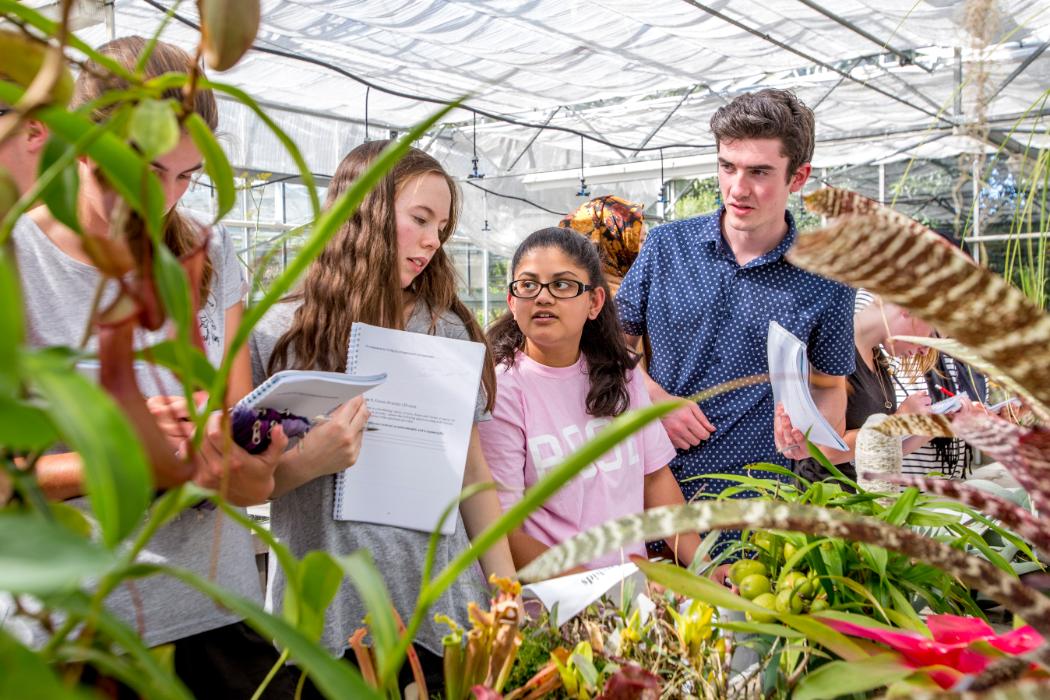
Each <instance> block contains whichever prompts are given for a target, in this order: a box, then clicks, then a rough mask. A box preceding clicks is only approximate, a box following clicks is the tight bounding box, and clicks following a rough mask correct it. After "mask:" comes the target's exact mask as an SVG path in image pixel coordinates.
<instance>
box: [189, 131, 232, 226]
mask: <svg viewBox="0 0 1050 700" xmlns="http://www.w3.org/2000/svg"><path fill="white" fill-rule="evenodd" d="M183 125H184V126H185V127H186V131H188V132H189V134H190V138H192V139H193V143H194V144H195V145H196V146H197V150H199V151H200V152H201V155H203V156H204V171H205V172H206V173H208V179H209V180H211V184H212V186H213V187H214V188H215V197H216V200H217V204H218V211H216V212H215V222H218V221H220V220H221V219H222V218H223V217H224V216H226V214H228V213H229V212H230V210H231V209H233V207H234V206H235V205H236V204H237V190H236V189H235V188H234V186H233V168H232V167H231V166H230V161H229V160H227V158H226V153H225V152H224V151H223V150H222V147H221V146H220V145H219V142H218V141H216V140H215V134H213V133H212V132H211V129H209V128H208V125H207V124H206V123H205V122H204V120H203V119H201V117H200V115H198V114H196V113H194V114H191V115H189V116H188V117H186V121H185V122H184V123H183Z"/></svg>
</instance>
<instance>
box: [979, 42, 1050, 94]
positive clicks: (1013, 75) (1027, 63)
mask: <svg viewBox="0 0 1050 700" xmlns="http://www.w3.org/2000/svg"><path fill="white" fill-rule="evenodd" d="M1048 47H1050V41H1044V42H1043V43H1042V44H1040V45H1039V46H1037V47H1036V48H1035V50H1034V51H1032V53H1030V54H1028V57H1027V58H1025V60H1023V61H1021V65H1019V66H1017V68H1014V70H1013V72H1012V73H1010V75H1008V76H1006V79H1005V80H1003V82H1002V83H1001V84H1000V85H999V87H997V88H996V89H995V92H993V93H992V94H991V96H990V97H989V98H988V102H991V101H992V100H994V99H995V98H996V97H998V96H999V93H1000V92H1002V91H1003V90H1005V89H1006V86H1007V85H1009V84H1010V83H1012V82H1013V81H1014V78H1016V77H1017V76H1019V75H1021V73H1024V72H1025V69H1026V68H1028V66H1030V65H1032V63H1033V62H1035V60H1036V59H1037V58H1039V57H1040V56H1042V55H1043V52H1044V51H1046V49H1047V48H1048Z"/></svg>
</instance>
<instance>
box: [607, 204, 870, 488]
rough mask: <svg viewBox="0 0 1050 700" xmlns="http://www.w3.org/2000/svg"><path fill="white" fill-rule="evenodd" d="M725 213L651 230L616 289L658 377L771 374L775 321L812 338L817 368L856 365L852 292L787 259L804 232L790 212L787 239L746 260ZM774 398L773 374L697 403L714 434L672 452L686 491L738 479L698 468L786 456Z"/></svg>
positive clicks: (736, 470) (681, 389) (670, 383)
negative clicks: (648, 347)
mask: <svg viewBox="0 0 1050 700" xmlns="http://www.w3.org/2000/svg"><path fill="white" fill-rule="evenodd" d="M721 216H722V210H719V211H717V212H714V213H712V214H708V215H705V216H699V217H695V218H692V219H686V220H683V221H674V222H671V223H668V224H665V225H663V226H658V227H657V228H655V229H653V230H652V232H651V233H650V234H649V236H648V238H647V239H646V241H645V244H644V245H643V246H642V250H641V253H640V254H639V256H638V259H637V260H636V261H635V263H634V265H633V266H632V267H631V269H630V272H628V274H627V277H625V278H624V280H623V284H622V285H621V286H620V290H619V292H618V293H617V295H616V302H617V306H618V309H619V312H620V319H621V320H622V322H623V326H624V329H625V330H626V331H627V333H629V334H631V335H642V334H643V333H645V332H648V334H649V340H650V342H651V344H652V351H653V357H652V362H651V364H650V366H649V368H648V369H649V374H650V375H651V376H652V378H653V379H654V380H656V382H657V383H658V384H660V386H662V387H664V389H666V390H667V391H668V392H669V393H671V394H673V395H675V396H690V395H692V394H695V393H697V392H699V391H701V390H703V389H709V388H711V387H714V386H716V385H718V384H721V383H723V382H726V381H729V380H731V379H736V378H740V377H747V376H751V375H756V374H767V373H768V372H769V365H768V361H767V359H766V357H767V356H766V335H767V332H768V328H769V321H770V320H776V321H777V322H778V323H780V324H781V325H782V326H784V327H785V328H786V329H788V330H789V331H791V332H792V333H793V334H795V336H796V337H798V338H800V339H801V340H803V341H804V342H805V343H806V345H807V348H808V350H807V352H808V355H809V360H810V362H811V363H812V365H813V367H815V368H816V369H817V370H819V371H821V372H824V373H825V374H833V375H848V374H851V373H852V372H853V370H854V350H853V297H854V293H853V290H852V289H850V288H849V287H847V286H845V285H842V284H839V283H838V282H832V281H830V280H827V279H825V278H823V277H818V276H817V275H814V274H811V273H809V272H806V271H804V270H801V269H799V268H797V267H795V266H794V265H791V264H789V263H788V262H787V261H786V260H785V259H784V253H785V252H786V251H787V250H788V249H789V248H790V247H791V244H792V243H793V242H794V240H795V236H796V235H797V229H796V228H795V222H794V220H793V219H792V217H791V214H790V213H788V212H785V217H786V220H787V223H788V233H787V235H786V236H785V237H784V240H783V241H781V243H780V244H779V245H778V246H777V247H776V248H774V249H773V250H771V251H770V252H769V253H766V254H765V255H763V256H761V257H759V258H756V259H754V260H752V261H751V262H749V263H748V264H747V265H744V266H740V265H739V264H738V263H737V261H736V258H735V257H734V255H733V252H732V250H730V248H729V246H728V245H727V244H726V242H725V240H724V239H723V238H722V233H721ZM773 408H774V406H773V391H772V388H771V387H770V385H769V383H768V382H765V383H763V384H759V385H755V386H750V387H744V388H741V389H736V390H734V391H730V392H726V393H723V394H720V395H718V396H715V397H714V398H711V399H708V400H706V401H703V402H701V403H700V409H701V410H702V411H703V412H704V414H705V415H706V416H707V417H708V419H709V420H710V421H711V423H712V424H713V425H714V426H715V432H714V434H712V435H711V437H710V438H708V439H707V440H706V441H704V442H702V443H701V444H700V445H698V446H697V447H694V448H692V449H689V450H678V453H677V456H676V457H675V459H674V460H672V462H671V470H672V471H673V472H674V474H675V476H676V477H677V478H678V481H679V483H681V485H682V492H683V494H684V495H685V497H686V499H690V498H692V497H693V496H694V495H696V494H697V492H698V491H700V492H702V493H703V494H710V495H715V494H718V493H720V492H721V491H722V490H723V489H725V488H727V487H729V486H733V485H735V484H733V483H732V482H729V481H726V480H723V479H692V480H689V479H690V478H691V477H695V476H698V475H701V474H712V473H729V474H743V473H745V467H746V465H748V464H753V463H755V462H773V463H776V464H781V465H784V466H787V464H788V460H785V459H784V458H783V457H782V456H781V455H778V454H777V452H776V447H775V446H774V443H773ZM756 475H759V476H764V474H756ZM701 497H702V496H701Z"/></svg>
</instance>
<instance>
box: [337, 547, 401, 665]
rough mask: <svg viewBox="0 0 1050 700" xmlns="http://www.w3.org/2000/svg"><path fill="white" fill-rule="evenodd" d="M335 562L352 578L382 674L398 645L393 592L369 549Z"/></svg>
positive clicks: (360, 550)
mask: <svg viewBox="0 0 1050 700" xmlns="http://www.w3.org/2000/svg"><path fill="white" fill-rule="evenodd" d="M336 561H337V562H338V563H339V566H340V567H342V569H343V571H344V572H346V575H347V576H349V577H350V581H351V582H352V583H353V584H354V588H355V589H356V590H357V594H358V596H359V597H360V599H361V602H362V603H364V606H365V609H366V610H367V611H368V629H369V632H371V634H372V647H373V648H374V649H375V654H376V666H377V667H378V668H379V669H380V673H381V674H382V673H383V669H384V668H387V667H390V666H391V665H392V664H391V662H390V661H389V659H390V656H391V652H392V651H393V649H394V647H395V645H396V643H397V622H396V621H395V619H394V603H393V601H392V600H391V599H390V592H389V591H388V590H387V587H386V583H385V582H384V581H383V576H382V574H380V573H379V570H378V569H377V568H376V565H375V561H374V560H373V559H372V554H371V553H370V552H369V551H368V550H367V549H359V550H357V551H356V552H354V553H353V554H350V555H348V556H345V557H339V558H338V559H337V560H336Z"/></svg>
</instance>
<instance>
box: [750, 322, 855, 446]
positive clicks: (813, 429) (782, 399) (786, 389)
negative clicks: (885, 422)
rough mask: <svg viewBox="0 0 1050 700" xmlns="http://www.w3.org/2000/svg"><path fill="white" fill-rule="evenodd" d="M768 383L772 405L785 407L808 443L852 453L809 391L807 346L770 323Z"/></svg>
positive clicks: (786, 331) (773, 323)
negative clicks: (771, 386)
mask: <svg viewBox="0 0 1050 700" xmlns="http://www.w3.org/2000/svg"><path fill="white" fill-rule="evenodd" d="M767 353H768V356H769V383H770V384H772V385H773V403H774V405H776V404H784V410H785V411H787V414H788V417H789V418H791V423H792V424H793V425H794V426H795V427H796V428H798V429H799V430H801V431H802V432H803V433H805V434H808V436H809V439H810V440H811V441H812V442H814V443H816V444H818V445H825V446H827V447H834V448H835V449H837V450H841V451H843V452H845V451H847V450H849V445H847V444H846V443H845V442H844V441H843V440H842V436H841V435H839V434H838V432H837V431H836V430H835V429H834V428H832V427H831V425H830V424H829V423H828V421H827V420H826V419H825V418H824V414H822V413H821V412H820V409H818V408H817V405H816V403H814V401H813V394H811V393H810V391H809V358H807V357H806V345H805V343H803V342H802V341H801V340H799V339H798V338H796V337H795V336H794V335H792V334H791V333H790V332H789V331H788V330H787V329H785V328H784V327H783V326H781V325H780V324H779V323H777V322H776V321H770V322H769V336H768V340H767Z"/></svg>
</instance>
